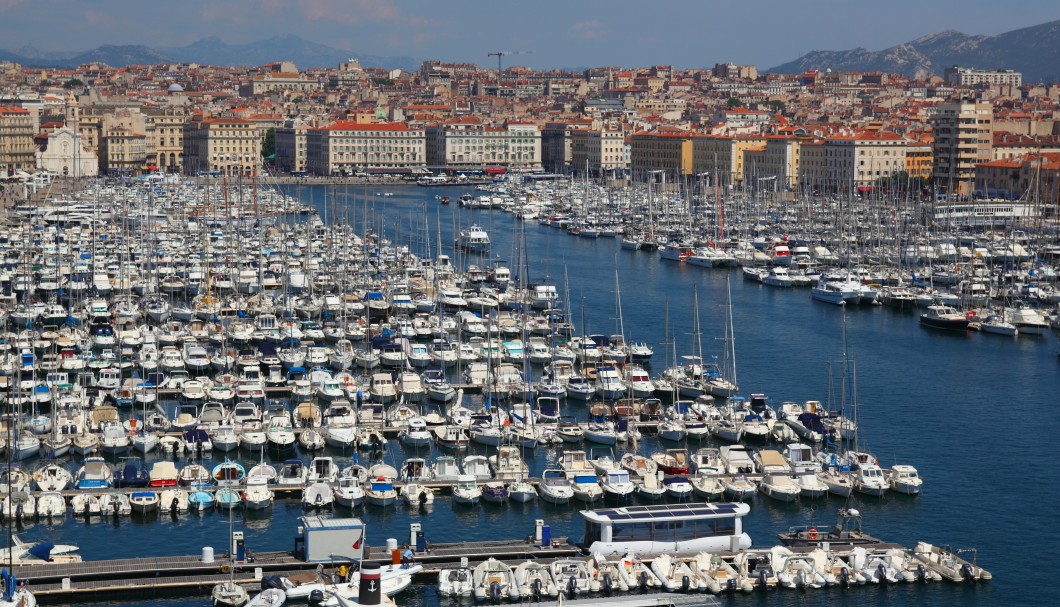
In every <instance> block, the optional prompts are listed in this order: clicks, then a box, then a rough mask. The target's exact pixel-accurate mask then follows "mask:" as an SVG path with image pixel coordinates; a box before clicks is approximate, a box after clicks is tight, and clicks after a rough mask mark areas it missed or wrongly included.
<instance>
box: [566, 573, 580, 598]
mask: <svg viewBox="0 0 1060 607" xmlns="http://www.w3.org/2000/svg"><path fill="white" fill-rule="evenodd" d="M577 593H578V580H576V579H574V576H573V575H572V576H570V577H569V578H567V594H568V595H570V598H574V595H576V594H577Z"/></svg>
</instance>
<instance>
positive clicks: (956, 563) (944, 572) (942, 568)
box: [913, 542, 993, 582]
mask: <svg viewBox="0 0 1060 607" xmlns="http://www.w3.org/2000/svg"><path fill="white" fill-rule="evenodd" d="M958 552H959V551H958ZM958 552H953V551H951V550H949V549H947V548H943V547H940V546H933V545H931V544H928V543H927V542H917V545H916V547H915V548H913V556H914V557H915V558H916V559H917V560H918V561H920V562H921V563H923V564H924V565H925V566H926V567H927V568H928V569H930V570H931V571H933V572H935V573H937V574H938V575H940V576H941V577H942V578H943V579H945V580H949V581H951V582H965V581H967V582H976V581H979V580H990V579H992V578H993V575H991V573H990V572H989V571H987V570H985V569H983V568H982V567H980V566H978V565H976V564H975V559H974V558H973V559H972V561H968V560H966V559H964V558H962V557H961V556H960V555H959V554H958Z"/></svg>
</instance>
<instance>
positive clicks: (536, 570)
mask: <svg viewBox="0 0 1060 607" xmlns="http://www.w3.org/2000/svg"><path fill="white" fill-rule="evenodd" d="M515 580H516V583H518V584H519V595H520V596H524V597H527V598H529V599H530V600H541V599H543V598H555V597H557V596H559V588H558V587H557V585H556V581H555V580H554V579H553V577H552V572H551V571H549V567H548V566H547V565H543V564H541V563H538V562H537V561H533V560H526V561H523V562H522V563H520V564H519V565H518V566H517V567H516V568H515Z"/></svg>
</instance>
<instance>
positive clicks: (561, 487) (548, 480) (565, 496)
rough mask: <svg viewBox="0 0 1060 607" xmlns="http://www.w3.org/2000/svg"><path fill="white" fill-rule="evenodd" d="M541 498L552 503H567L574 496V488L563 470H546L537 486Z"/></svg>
mask: <svg viewBox="0 0 1060 607" xmlns="http://www.w3.org/2000/svg"><path fill="white" fill-rule="evenodd" d="M537 490H538V492H539V493H540V494H541V499H543V500H545V501H546V502H549V503H552V504H566V503H568V502H570V500H571V498H573V497H574V488H573V487H572V486H571V483H570V480H568V479H567V475H566V473H565V472H564V471H563V470H555V469H550V470H545V471H544V472H542V473H541V482H540V484H538V487H537Z"/></svg>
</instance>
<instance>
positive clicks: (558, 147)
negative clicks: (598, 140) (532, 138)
mask: <svg viewBox="0 0 1060 607" xmlns="http://www.w3.org/2000/svg"><path fill="white" fill-rule="evenodd" d="M590 128H592V121H591V120H572V121H566V122H547V123H545V126H544V127H543V128H542V129H541V166H542V167H543V168H544V169H545V170H546V171H551V172H553V173H566V172H567V171H569V170H571V167H573V166H574V160H573V147H572V146H573V140H572V137H573V134H574V132H575V131H586V130H588V129H590Z"/></svg>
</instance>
